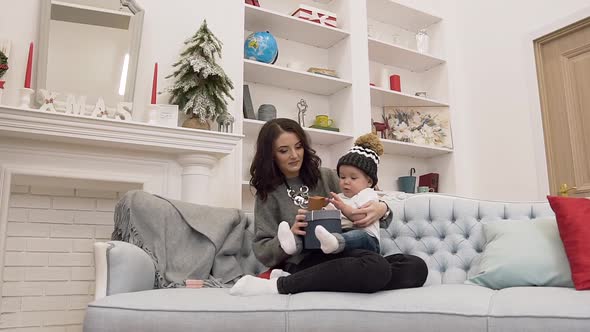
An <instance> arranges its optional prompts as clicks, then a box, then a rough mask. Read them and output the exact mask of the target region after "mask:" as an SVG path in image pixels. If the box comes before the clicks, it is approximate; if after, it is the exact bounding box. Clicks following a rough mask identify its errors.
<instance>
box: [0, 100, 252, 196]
mask: <svg viewBox="0 0 590 332" xmlns="http://www.w3.org/2000/svg"><path fill="white" fill-rule="evenodd" d="M2 138H7V139H8V138H12V139H13V140H14V139H17V140H21V139H23V140H25V139H26V140H27V142H31V143H30V144H28V145H27V146H31V145H32V146H33V148H35V145H37V144H39V145H41V144H45V145H47V144H48V143H51V144H53V143H55V145H58V146H60V147H65V149H67V146H68V144H75V145H76V146H78V147H79V146H82V147H84V146H86V147H95V148H102V151H106V153H103V155H104V156H105V158H106V157H108V155H109V151H113V153H114V152H115V151H117V152H118V153H119V154H120V153H121V152H124V153H127V152H129V153H134V154H135V155H137V154H138V153H148V154H151V155H153V154H158V155H162V156H165V158H166V159H168V160H170V161H173V162H175V163H176V164H177V165H178V167H180V168H181V180H180V181H177V182H179V185H180V186H181V187H182V188H179V189H178V190H176V189H175V191H177V192H179V193H181V195H180V197H179V198H180V199H182V200H184V201H188V202H193V203H201V204H206V203H209V199H208V198H209V196H210V193H209V192H208V186H209V179H210V177H211V170H212V169H214V168H215V167H216V166H217V165H218V163H219V161H220V160H222V159H223V158H224V157H226V156H229V155H232V154H234V152H235V151H236V148H237V147H238V146H239V145H240V143H241V140H242V138H243V136H242V135H239V134H233V133H221V132H216V131H207V130H198V129H188V128H181V127H178V128H170V127H163V126H153V125H148V124H145V123H140V122H131V121H120V120H112V119H103V118H93V117H88V116H80V115H71V114H64V113H56V112H42V111H39V110H33V109H24V108H18V107H10V106H0V141H2V140H3V139H2ZM82 158H83V157H82ZM0 159H1V158H0ZM120 164H121V162H120ZM1 166H2V160H0V167H1ZM225 169H227V167H226V168H225ZM63 175H67V174H63ZM229 178H231V176H230V177H229ZM171 181H174V180H171ZM160 194H165V193H160Z"/></svg>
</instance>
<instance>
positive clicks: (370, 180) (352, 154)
mask: <svg viewBox="0 0 590 332" xmlns="http://www.w3.org/2000/svg"><path fill="white" fill-rule="evenodd" d="M382 154H383V145H382V144H381V141H380V140H379V138H378V137H377V136H376V135H374V134H366V135H363V136H361V137H359V138H358V139H357V140H356V142H355V143H354V146H353V147H352V148H351V149H350V151H349V152H348V153H347V154H345V155H344V156H342V157H341V158H340V160H338V165H337V166H336V171H337V173H338V177H339V178H340V181H339V183H340V189H341V190H342V193H340V194H338V195H336V194H333V195H334V198H333V199H334V200H338V201H341V202H343V203H345V205H346V206H345V207H343V208H342V210H341V211H342V213H341V217H342V218H341V220H342V231H343V233H342V234H340V233H330V232H328V231H327V230H326V229H325V228H324V227H322V226H317V227H316V228H315V235H316V237H317V238H318V240H319V241H320V244H321V249H322V251H323V252H324V253H326V254H335V253H339V252H342V251H343V250H352V249H366V250H371V251H374V252H377V253H378V252H379V249H380V246H379V223H377V222H376V223H373V224H371V225H370V226H368V227H365V228H355V227H354V224H353V221H354V220H350V219H349V218H348V217H347V216H352V211H354V210H355V209H358V208H360V207H361V206H363V205H364V204H366V203H367V202H370V201H378V200H379V196H378V195H377V192H375V190H374V189H373V188H374V187H375V185H377V165H378V164H379V156H380V155H382ZM326 208H332V209H334V206H333V205H332V204H329V205H328V207H326ZM362 217H364V216H363V215H355V217H354V218H355V219H357V218H358V219H361V218H362ZM278 238H279V243H280V245H281V248H283V250H284V251H285V253H287V254H289V255H293V254H296V253H298V252H300V251H301V250H302V248H303V246H302V240H301V239H300V238H299V237H296V236H295V235H294V234H293V233H292V232H291V228H290V226H289V223H287V222H286V221H283V222H281V223H280V224H279V230H278Z"/></svg>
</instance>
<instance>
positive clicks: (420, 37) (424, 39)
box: [416, 29, 430, 53]
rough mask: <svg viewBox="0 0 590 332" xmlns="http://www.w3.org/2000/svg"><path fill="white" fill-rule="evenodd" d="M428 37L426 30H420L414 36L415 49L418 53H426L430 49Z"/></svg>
mask: <svg viewBox="0 0 590 332" xmlns="http://www.w3.org/2000/svg"><path fill="white" fill-rule="evenodd" d="M429 44H430V37H429V36H428V34H427V33H426V30H424V29H422V30H420V31H419V32H418V33H417V34H416V49H417V50H418V52H420V53H428V51H429V48H430V45H429Z"/></svg>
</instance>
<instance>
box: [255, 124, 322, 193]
mask: <svg viewBox="0 0 590 332" xmlns="http://www.w3.org/2000/svg"><path fill="white" fill-rule="evenodd" d="M285 132H290V133H294V134H295V135H297V137H298V138H299V139H300V140H301V143H302V144H303V151H304V154H303V161H302V163H301V170H300V171H299V178H300V179H301V181H302V182H303V183H304V184H305V185H307V186H308V187H310V188H314V187H315V186H316V184H317V183H318V180H319V178H320V166H321V164H322V160H321V159H320V157H318V155H317V154H316V151H315V150H314V149H312V148H311V146H310V140H309V138H308V137H307V135H306V134H305V132H304V131H303V128H301V126H300V125H299V124H298V123H297V122H296V121H293V120H291V119H285V118H278V119H273V120H270V121H268V122H266V123H265V124H264V126H262V129H260V133H258V139H257V140H256V154H255V155H254V159H252V164H251V165H250V176H251V177H252V178H251V179H250V185H251V186H252V187H254V188H256V195H258V197H260V199H262V200H263V201H264V200H266V198H267V197H268V194H269V193H270V192H271V191H273V190H275V189H276V188H277V187H278V186H279V185H280V184H281V183H283V182H284V181H285V176H284V175H283V173H282V172H281V170H280V169H279V167H278V166H277V164H276V163H275V161H274V143H275V141H276V140H277V138H279V136H280V135H281V134H282V133H285Z"/></svg>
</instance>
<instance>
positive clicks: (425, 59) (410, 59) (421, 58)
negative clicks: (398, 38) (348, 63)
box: [369, 38, 446, 72]
mask: <svg viewBox="0 0 590 332" xmlns="http://www.w3.org/2000/svg"><path fill="white" fill-rule="evenodd" d="M369 60H371V61H375V62H379V63H382V64H385V65H389V66H394V67H399V68H405V69H408V70H411V71H415V72H423V71H426V70H428V69H430V68H433V67H436V66H438V65H440V64H443V63H445V62H446V61H445V60H443V59H440V58H437V57H435V56H432V55H428V54H423V53H419V52H417V51H415V50H411V49H409V48H405V47H402V46H399V45H394V44H391V43H387V42H384V41H380V40H377V39H374V38H369Z"/></svg>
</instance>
